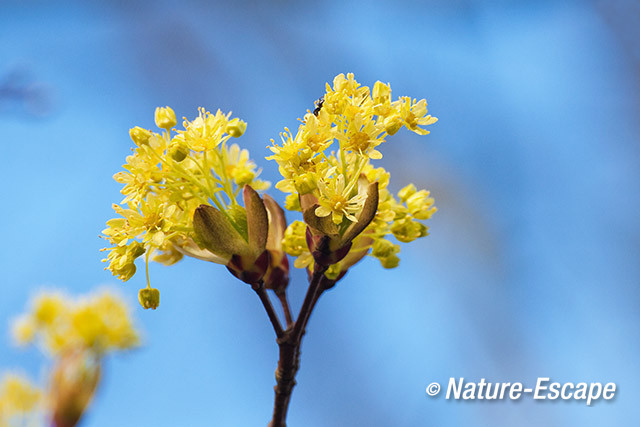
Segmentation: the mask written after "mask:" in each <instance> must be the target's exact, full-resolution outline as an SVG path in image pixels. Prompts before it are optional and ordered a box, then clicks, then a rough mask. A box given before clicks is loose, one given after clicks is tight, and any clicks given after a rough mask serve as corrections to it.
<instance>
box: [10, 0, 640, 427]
mask: <svg viewBox="0 0 640 427" xmlns="http://www.w3.org/2000/svg"><path fill="white" fill-rule="evenodd" d="M638 28H640V4H639V3H638V2H637V1H631V0H629V1H625V0H610V1H564V2H555V1H544V0H543V1H536V2H524V1H521V2H518V1H494V2H482V1H472V0H467V1H464V0H447V1H426V2H409V1H388V2H375V1H372V2H366V3H365V2H362V3H359V4H356V3H352V4H348V3H346V2H340V1H324V2H295V1H270V2H267V1H265V2H258V1H237V2H223V3H212V2H205V1H200V2H199V1H188V2H182V3H181V4H180V5H179V6H178V5H177V4H175V3H174V2H168V1H164V2H163V1H160V2H150V1H148V2H146V1H136V0H133V1H105V2H64V3H63V2H60V3H57V2H52V1H47V2H44V1H43V2H35V1H21V2H11V1H0V131H1V141H0V146H1V153H2V156H1V158H2V166H1V167H0V177H1V178H2V184H1V185H0V200H2V202H1V203H2V211H1V212H2V213H1V214H0V215H1V216H0V224H1V225H0V227H1V228H0V230H1V233H2V236H3V239H4V242H5V243H4V244H3V248H2V249H1V252H0V272H1V275H0V291H1V297H0V326H1V328H0V329H1V330H2V331H8V325H9V322H10V320H11V319H12V318H13V317H14V316H16V315H17V314H19V313H21V312H22V311H23V310H24V307H25V305H26V303H27V301H28V299H29V297H30V296H31V295H33V294H34V293H35V292H37V290H39V289H43V288H57V289H64V290H66V291H68V292H69V293H73V294H79V293H86V292H88V291H90V290H91V289H94V288H95V287H97V286H100V285H105V284H111V285H112V286H114V287H117V288H119V289H120V291H121V293H122V294H123V295H125V296H126V298H127V299H128V300H129V301H130V302H131V304H132V306H134V307H135V314H136V317H137V319H138V321H139V324H140V325H141V327H142V328H143V329H144V330H145V346H144V347H143V348H142V349H140V350H136V351H132V352H130V353H127V354H125V355H117V356H114V357H113V358H110V359H109V360H108V361H107V366H106V369H105V373H104V381H103V382H102V384H101V387H100V390H99V394H98V396H97V399H96V400H95V402H94V404H93V406H92V408H91V410H90V412H89V413H88V415H87V416H86V417H85V419H84V424H83V425H84V426H87V427H92V426H105V425H117V426H143V425H154V426H176V425H181V426H212V425H215V426H261V425H266V423H267V421H268V419H269V418H270V414H271V411H272V401H273V390H272V387H273V385H274V374H273V372H274V369H275V366H276V360H277V348H276V346H275V343H274V337H273V332H272V330H271V326H270V325H269V323H268V321H267V318H266V315H265V313H264V312H263V309H262V307H261V306H260V303H259V301H258V299H257V298H256V297H255V295H254V294H253V293H252V292H251V291H250V290H249V288H248V287H247V286H245V285H243V284H241V283H240V282H238V281H236V280H235V279H233V278H232V277H231V275H229V274H228V273H227V272H226V271H225V269H224V268H220V267H219V266H216V265H213V264H208V263H204V262H200V261H196V260H193V259H188V260H184V261H182V262H180V263H179V264H177V265H176V266H173V267H163V266H161V265H157V264H152V265H151V280H152V284H153V285H154V286H155V287H157V288H159V289H160V291H161V293H162V303H161V306H160V308H159V309H158V310H156V311H144V310H142V308H141V307H139V306H138V305H137V302H136V296H137V291H138V289H139V288H140V287H142V286H144V277H143V276H144V275H136V276H135V277H134V278H133V279H132V280H131V281H129V282H127V283H126V284H124V285H123V284H121V283H119V282H117V280H116V279H115V278H114V277H112V276H111V275H110V273H109V272H105V271H103V267H104V264H102V263H101V262H100V260H101V258H102V257H103V254H102V253H100V252H99V249H100V248H102V247H103V246H104V245H105V242H104V241H103V240H101V239H99V238H98V235H99V233H100V231H101V230H102V229H103V228H104V223H105V221H106V220H107V219H109V218H111V217H112V216H113V213H112V210H111V204H112V203H113V202H117V201H120V200H121V195H120V193H119V189H120V185H119V184H117V183H116V182H115V181H113V180H112V176H113V174H114V173H115V172H117V171H118V170H120V167H121V165H122V164H123V163H124V159H125V156H127V155H128V153H129V152H130V151H129V150H130V147H131V146H132V143H131V141H130V139H129V136H128V129H129V128H131V127H133V126H135V125H139V126H142V127H146V128H151V127H153V111H154V109H155V107H156V106H164V105H170V106H172V107H173V109H174V110H175V111H176V113H177V115H178V116H179V117H181V116H187V117H188V118H193V117H195V116H196V114H197V112H196V108H197V107H198V106H205V107H206V108H208V109H211V110H214V111H215V109H217V108H220V109H222V110H223V111H227V110H232V111H233V113H234V115H237V116H239V117H241V118H243V119H244V120H245V121H247V122H248V124H249V126H248V129H247V132H246V134H245V136H244V137H243V138H242V139H241V140H240V141H239V142H240V143H241V144H243V145H244V146H245V147H247V148H249V149H250V151H251V154H252V157H253V158H254V159H255V160H256V161H257V163H258V164H260V165H262V167H263V177H265V178H267V179H270V180H272V181H274V182H275V181H277V179H278V178H277V167H276V165H275V163H273V162H267V161H265V160H264V157H265V156H267V155H268V154H269V152H268V150H267V149H266V148H265V147H266V145H267V144H268V143H269V140H270V138H278V133H279V132H280V131H281V130H282V129H283V127H284V126H289V127H291V128H296V127H297V121H296V118H297V117H301V116H302V115H303V114H304V113H305V111H306V110H307V109H313V101H314V100H315V99H317V98H318V97H319V96H320V95H321V94H322V93H323V91H324V84H325V82H327V81H329V82H330V81H332V79H333V77H334V76H335V75H336V74H338V73H342V72H344V73H347V72H353V73H355V76H356V79H357V80H358V81H360V82H361V83H363V84H366V85H369V86H371V85H373V83H374V82H375V81H376V80H382V81H383V82H390V83H391V87H392V89H393V95H394V97H395V96H399V95H409V96H412V97H416V98H426V99H427V101H428V102H429V110H430V112H431V113H432V114H433V115H435V116H437V117H438V118H439V119H440V121H439V122H438V123H437V124H435V125H433V126H431V127H430V129H431V131H432V133H431V134H430V135H428V136H426V137H419V136H417V135H414V134H412V133H410V132H406V131H403V132H400V133H399V134H398V135H396V136H395V137H394V138H391V139H390V141H389V143H388V144H385V145H384V147H382V148H383V150H382V151H383V153H384V159H383V160H382V161H381V162H382V163H381V164H384V166H385V167H387V168H388V169H389V170H390V171H391V173H392V184H391V185H392V187H393V188H394V189H395V190H398V189H400V188H401V187H403V186H404V185H405V184H406V183H408V182H414V183H415V184H416V185H417V186H418V187H419V188H420V187H422V188H427V189H430V190H431V191H432V194H433V195H434V197H435V199H436V205H437V206H438V208H439V211H438V213H437V214H436V215H435V216H434V218H433V219H432V220H430V221H429V225H430V229H431V235H430V236H429V237H427V238H425V239H421V240H419V241H416V242H414V243H413V244H411V245H405V246H403V249H402V253H401V259H402V261H401V264H400V267H399V268H397V269H395V270H390V271H386V270H385V271H383V270H382V268H381V267H380V266H379V265H378V262H377V261H376V260H374V259H368V260H366V261H365V262H363V263H362V264H361V265H359V266H358V268H356V269H355V270H354V271H352V272H350V273H349V275H348V276H347V277H346V278H345V279H344V280H343V281H342V282H341V283H340V284H339V286H337V287H336V288H334V289H333V290H332V291H330V292H328V293H327V294H325V295H323V297H322V299H321V300H320V303H319V305H318V307H317V310H316V311H315V312H314V315H313V317H312V319H311V322H310V326H309V328H308V333H307V335H306V337H305V341H304V345H303V355H302V366H301V370H300V372H299V374H298V386H297V387H296V389H295V391H294V394H293V399H292V402H291V407H290V411H289V420H288V421H289V425H291V426H309V427H315V426H402V427H404V426H407V427H409V426H427V425H437V426H460V425H465V426H472V425H493V426H513V425H518V426H539V425H550V426H569V425H580V426H600V425H632V424H633V423H634V422H637V418H638V416H639V415H640V413H639V411H638V409H637V402H638V400H639V399H640V385H639V384H638V382H639V381H640V368H639V365H638V359H639V356H640V341H639V339H638V338H639V336H638V326H639V324H640V310H639V305H638V304H639V303H640V291H639V286H640V263H639V262H638V253H639V249H640V223H639V222H638V209H640V167H639V166H640V139H639V136H640V128H639V123H640V122H639V120H638V117H640V115H639V112H640V111H639V109H640V79H639V76H640V74H639V72H640V38H639V37H638V35H639V33H638ZM271 194H273V195H274V196H275V197H276V198H277V199H278V200H280V201H282V200H283V197H282V194H281V193H279V192H278V191H277V190H272V191H271ZM289 219H293V215H289ZM304 285H305V282H304V276H303V275H302V274H299V272H298V273H296V275H294V278H293V283H292V285H291V292H292V300H293V305H294V306H295V307H299V304H300V301H301V299H302V297H303V293H304V290H305V286H304ZM3 334H4V335H2V340H1V341H0V370H5V369H10V368H18V369H19V370H22V371H24V372H27V373H28V374H30V376H31V377H32V378H34V377H36V378H37V377H38V376H39V375H41V366H42V364H43V363H45V362H46V359H45V357H44V356H43V355H42V354H40V353H39V352H38V351H37V350H35V349H32V350H27V351H25V350H21V349H17V348H15V347H14V346H12V344H11V341H10V338H9V334H8V332H6V333H5V332H3ZM544 376H547V377H551V378H552V380H554V381H559V382H567V381H573V382H580V381H587V382H591V381H599V382H602V383H606V382H615V383H616V384H617V386H618V391H617V393H616V398H615V400H613V401H609V402H607V401H599V402H596V403H595V404H594V405H593V406H592V407H587V406H586V405H585V404H584V402H563V401H555V402H549V401H547V402H534V401H533V400H532V399H531V398H530V397H527V398H523V399H521V400H520V401H518V402H509V401H498V402H478V401H476V402H456V401H446V400H445V399H444V397H443V396H440V397H438V398H429V397H427V396H426V393H425V387H426V386H427V385H428V384H429V383H431V382H433V381H439V382H441V383H442V384H443V386H444V385H445V383H446V382H447V381H448V379H449V377H464V378H466V379H468V380H473V381H479V380H480V378H486V379H487V381H493V382H498V381H510V382H516V381H520V382H523V383H525V385H528V386H533V385H534V384H535V381H536V378H537V377H544ZM632 420H633V421H632Z"/></svg>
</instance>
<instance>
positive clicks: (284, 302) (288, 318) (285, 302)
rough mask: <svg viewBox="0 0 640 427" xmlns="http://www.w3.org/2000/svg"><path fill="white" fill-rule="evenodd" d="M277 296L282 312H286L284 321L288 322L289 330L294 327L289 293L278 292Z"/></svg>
mask: <svg viewBox="0 0 640 427" xmlns="http://www.w3.org/2000/svg"><path fill="white" fill-rule="evenodd" d="M276 296H277V297H278V299H279V300H280V304H281V305H282V311H284V319H285V321H286V322H287V328H289V327H291V325H293V317H292V316H291V307H290V306H289V301H288V300H287V292H286V291H284V290H283V291H278V292H276Z"/></svg>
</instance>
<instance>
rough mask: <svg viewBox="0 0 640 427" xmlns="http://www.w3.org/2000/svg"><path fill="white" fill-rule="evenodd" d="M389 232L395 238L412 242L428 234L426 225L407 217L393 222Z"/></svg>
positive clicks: (404, 241)
mask: <svg viewBox="0 0 640 427" xmlns="http://www.w3.org/2000/svg"><path fill="white" fill-rule="evenodd" d="M391 232H392V233H393V235H394V237H395V238H396V239H398V240H400V241H401V242H403V243H409V242H413V241H414V240H416V239H417V238H419V237H424V236H426V235H427V234H428V233H427V227H426V226H425V225H424V224H422V223H420V222H417V221H412V220H410V219H408V218H405V219H402V220H399V221H396V222H394V223H393V225H392V226H391Z"/></svg>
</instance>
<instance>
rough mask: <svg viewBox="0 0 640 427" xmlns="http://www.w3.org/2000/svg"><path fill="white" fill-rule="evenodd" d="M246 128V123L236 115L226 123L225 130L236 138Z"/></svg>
mask: <svg viewBox="0 0 640 427" xmlns="http://www.w3.org/2000/svg"><path fill="white" fill-rule="evenodd" d="M246 129H247V123H246V122H244V121H242V120H240V119H239V118H237V117H236V118H235V119H233V120H231V121H230V122H229V123H228V124H227V128H226V132H227V133H228V134H229V135H231V136H232V137H234V138H238V137H240V136H242V134H243V133H244V131H245V130H246Z"/></svg>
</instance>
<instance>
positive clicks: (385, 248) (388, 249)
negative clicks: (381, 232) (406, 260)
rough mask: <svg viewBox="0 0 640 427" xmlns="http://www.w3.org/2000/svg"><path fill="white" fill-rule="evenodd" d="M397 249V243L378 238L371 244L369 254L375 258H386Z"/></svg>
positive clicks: (398, 248) (397, 250) (398, 249)
mask: <svg viewBox="0 0 640 427" xmlns="http://www.w3.org/2000/svg"><path fill="white" fill-rule="evenodd" d="M399 251H400V247H399V246H398V245H394V244H393V243H391V242H390V241H388V240H387V239H378V240H376V241H375V243H374V244H373V249H372V250H371V255H373V256H374V257H376V258H387V257H390V256H392V255H394V254H396V253H398V252H399Z"/></svg>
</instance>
